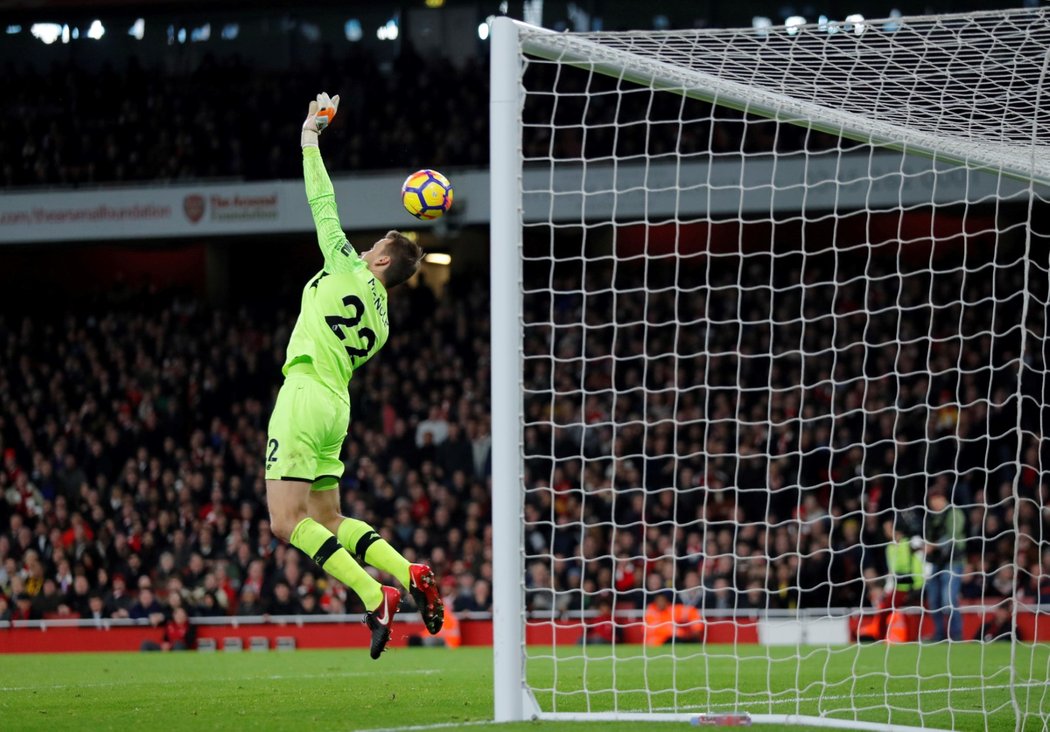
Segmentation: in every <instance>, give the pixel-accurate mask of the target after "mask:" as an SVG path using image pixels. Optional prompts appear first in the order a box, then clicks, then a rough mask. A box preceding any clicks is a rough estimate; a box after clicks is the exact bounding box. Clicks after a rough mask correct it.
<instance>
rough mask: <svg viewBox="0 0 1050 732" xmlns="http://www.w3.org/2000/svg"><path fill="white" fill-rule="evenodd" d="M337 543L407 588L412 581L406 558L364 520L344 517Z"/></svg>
mask: <svg viewBox="0 0 1050 732" xmlns="http://www.w3.org/2000/svg"><path fill="white" fill-rule="evenodd" d="M339 543H340V544H342V545H343V546H345V547H346V550H347V551H348V552H353V553H354V554H356V555H357V558H358V559H360V560H361V561H362V562H365V563H367V564H371V565H372V566H373V567H375V568H376V569H381V570H383V571H384V572H389V573H390V574H392V575H394V578H395V579H397V581H398V582H400V583H401V584H402V585H403V586H404V587H406V588H407V587H408V584H409V582H411V581H412V580H411V578H410V577H409V575H408V566H409V565H408V560H407V559H405V558H404V557H403V556H401V555H400V554H399V553H398V552H397V550H396V549H394V547H392V546H390V544H389V543H388V542H387V540H386V539H384V538H382V537H381V536H379V534H378V533H376V530H375V529H373V528H372V527H371V526H369V525H368V524H366V523H365V522H364V521H358V520H357V519H353V518H344V519H343V523H341V524H339Z"/></svg>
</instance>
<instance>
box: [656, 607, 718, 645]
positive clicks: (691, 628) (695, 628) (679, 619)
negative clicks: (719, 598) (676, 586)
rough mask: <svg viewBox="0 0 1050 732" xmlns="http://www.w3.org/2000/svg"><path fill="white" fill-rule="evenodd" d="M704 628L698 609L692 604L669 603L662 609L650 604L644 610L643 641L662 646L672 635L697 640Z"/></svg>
mask: <svg viewBox="0 0 1050 732" xmlns="http://www.w3.org/2000/svg"><path fill="white" fill-rule="evenodd" d="M703 630H704V623H703V621H702V620H701V619H700V611H699V610H697V609H696V608H695V607H693V606H692V605H677V604H676V605H669V606H668V607H666V608H665V609H663V610H660V609H659V608H657V607H656V605H655V604H652V605H650V606H649V607H648V608H646V610H645V643H646V645H650V646H662V645H663V644H664V643H666V642H667V641H669V640H670V639H671V637H672V636H674V637H677V638H678V639H680V640H698V639H699V636H700V633H702V632H703Z"/></svg>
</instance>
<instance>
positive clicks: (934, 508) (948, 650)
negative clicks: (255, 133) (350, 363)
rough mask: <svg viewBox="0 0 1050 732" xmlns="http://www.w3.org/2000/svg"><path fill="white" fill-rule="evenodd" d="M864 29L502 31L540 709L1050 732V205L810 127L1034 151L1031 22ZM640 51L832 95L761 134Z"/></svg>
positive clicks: (1038, 193)
mask: <svg viewBox="0 0 1050 732" xmlns="http://www.w3.org/2000/svg"><path fill="white" fill-rule="evenodd" d="M889 23H890V22H889V21H887V22H877V23H875V22H867V23H866V24H865V26H864V28H863V32H859V31H857V30H856V28H852V27H851V28H840V29H839V32H838V33H828V32H827V29H826V28H825V29H824V30H823V31H821V30H819V29H817V28H815V27H813V28H803V29H796V30H795V31H794V33H791V34H789V32H788V31H787V30H786V29H776V28H773V29H767V30H766V31H764V32H761V33H759V32H755V31H750V30H749V31H736V32H729V31H724V32H682V33H678V32H675V33H649V34H641V33H627V34H583V35H581V36H576V34H559V35H557V36H553V35H552V36H547V35H544V34H535V35H534V37H533V38H532V44H531V45H530V44H529V42H528V40H527V41H526V47H527V48H529V49H530V50H535V47H536V44H540V43H542V44H547V45H548V47H547V48H546V50H545V51H544V52H543V55H544V56H547V58H541V57H539V56H537V55H529V56H526V59H525V62H524V73H523V77H522V84H523V87H524V105H523V111H522V118H521V123H522V134H523V137H522V152H523V157H524V165H525V167H524V171H525V172H524V176H523V179H522V198H523V206H524V211H525V231H524V242H523V262H522V293H521V294H522V329H523V334H524V342H523V373H522V375H521V379H522V387H523V394H524V395H523V414H522V420H523V422H522V433H521V445H520V449H521V455H522V459H523V487H524V501H523V521H524V555H525V556H524V563H525V572H526V573H525V578H524V587H523V590H524V595H525V598H526V608H525V609H526V616H525V624H526V639H527V646H526V649H525V659H526V663H525V672H526V682H527V686H528V687H529V689H530V690H531V691H532V692H533V694H534V695H535V697H536V699H537V702H538V703H539V706H540V707H541V709H542V710H543V711H544V712H597V711H618V712H651V713H661V712H678V713H680V712H692V711H696V712H699V711H705V712H739V711H744V712H749V713H752V714H770V715H783V714H788V715H790V714H801V715H820V716H828V717H832V718H837V719H841V720H863V721H876V722H891V723H895V724H915V725H918V724H925V725H932V726H940V727H945V728H959V727H965V728H968V729H969V728H973V729H988V730H991V729H1002V728H1004V727H1003V725H1008V726H1013V724H1014V722H1017V721H1019V722H1021V723H1022V725H1029V726H1030V727H1025V728H1026V729H1027V728H1033V729H1045V728H1046V724H1047V722H1046V721H1045V720H1047V719H1048V715H1050V694H1048V692H1047V679H1048V671H1050V652H1048V651H1047V648H1046V647H1045V646H1043V645H1040V644H1037V643H1032V641H1034V640H1036V639H1037V638H1038V637H1045V636H1046V635H1047V634H1048V631H1050V627H1047V626H1046V623H1045V622H1044V623H1043V625H1042V626H1040V623H1039V615H1038V612H1037V610H1038V605H1039V603H1040V601H1045V602H1050V550H1048V549H1047V545H1046V544H1045V541H1046V537H1047V534H1046V533H1045V531H1046V529H1047V528H1050V526H1048V520H1050V503H1048V499H1050V496H1048V490H1050V489H1048V487H1047V485H1046V477H1045V475H1044V472H1043V470H1044V468H1043V466H1044V452H1045V450H1046V447H1045V446H1044V441H1043V433H1044V426H1043V425H1044V420H1045V419H1046V418H1047V414H1046V406H1045V405H1046V403H1047V400H1046V369H1045V349H1046V312H1047V306H1048V282H1050V264H1048V239H1047V233H1048V229H1050V227H1048V226H1047V206H1046V203H1047V191H1046V189H1044V188H1042V187H1041V186H1040V185H1039V184H1036V183H1032V182H1031V181H1028V182H1024V181H1018V180H1015V177H1016V176H1015V175H1014V173H1015V172H1016V166H1015V168H1014V169H1013V170H1012V171H1011V176H1010V177H1007V176H1004V175H1001V174H993V173H989V172H987V170H984V171H977V170H975V169H974V166H969V165H967V164H966V162H965V160H960V159H956V158H953V159H952V160H951V161H945V160H937V159H934V160H930V159H929V158H928V157H919V156H915V155H911V154H909V152H908V150H909V148H908V146H907V145H903V146H902V145H900V144H899V141H896V140H886V141H885V142H873V141H870V140H869V142H867V143H862V142H856V141H853V140H852V139H851V138H854V137H857V136H858V135H857V129H856V128H854V127H848V128H847V127H841V126H840V127H838V128H835V127H834V125H841V119H840V118H838V117H836V116H835V112H838V111H842V110H845V111H848V112H849V113H850V114H854V115H861V116H864V117H868V118H872V119H874V120H877V121H886V120H889V121H891V122H892V123H893V124H895V125H905V126H912V127H914V128H916V129H919V130H921V131H922V132H923V133H928V134H930V135H934V136H937V135H942V136H945V137H946V138H947V137H951V138H957V139H964V140H966V141H967V144H969V145H972V146H977V147H981V146H984V147H985V148H987V147H988V146H991V145H993V144H994V145H1007V146H1009V147H1010V148H1011V150H1012V152H1011V154H1012V155H1014V156H1015V157H1016V158H1017V159H1018V160H1021V159H1028V160H1029V161H1032V160H1035V159H1037V158H1038V157H1040V156H1042V155H1044V154H1045V149H1046V148H1045V145H1046V143H1047V141H1048V140H1050V135H1047V134H1046V132H1047V130H1046V126H1047V114H1046V109H1045V106H1046V105H1045V103H1040V99H1039V94H1040V91H1041V84H1042V82H1041V81H1040V80H1041V79H1042V76H1041V74H1042V73H1043V71H1042V70H1043V69H1044V68H1045V65H1046V62H1047V61H1046V59H1047V48H1048V40H1050V27H1048V25H1047V22H1046V15H1045V14H1044V13H1042V12H1026V13H1015V14H1010V13H1007V14H1001V15H998V16H989V15H977V16H969V17H966V18H932V19H919V20H917V21H914V22H913V21H910V20H908V19H898V20H895V21H892V23H893V24H892V25H890V24H889ZM526 35H528V34H526ZM577 41H579V43H578V45H577V46H576V47H575V50H570V49H572V48H573V43H575V42H577ZM596 46H598V47H601V48H613V49H616V50H617V51H622V52H624V53H625V54H627V56H625V57H623V58H620V59H619V60H618V63H619V62H623V61H625V59H626V61H628V62H627V63H623V64H622V66H621V68H620V72H619V73H618V74H614V75H610V66H609V58H608V57H604V56H600V54H598V53H597V52H595V51H594V48H595V47H596ZM587 56H590V57H592V59H593V60H592V61H591V62H589V63H588V62H585V61H581V60H580V59H581V58H584V57H587ZM629 57H637V58H636V60H635V61H631V60H630V58H629ZM654 61H658V62H659V63H660V64H669V65H673V66H675V67H678V68H680V69H683V70H684V71H694V70H697V69H699V70H702V71H703V72H704V73H705V74H710V75H713V76H717V77H720V78H724V79H728V80H731V81H733V82H736V83H739V84H741V85H746V86H748V87H754V89H755V94H756V98H757V97H762V96H763V95H766V94H767V93H773V94H776V95H790V96H794V97H798V98H801V99H805V100H806V102H807V104H811V105H813V106H814V107H815V108H820V107H827V108H828V110H829V111H828V112H827V114H823V115H822V116H811V117H810V118H807V119H806V120H790V121H789V120H785V119H770V118H768V117H766V116H757V115H755V114H752V113H750V111H749V108H748V105H747V104H746V99H745V100H744V101H743V103H742V102H741V98H740V97H739V95H738V94H737V92H736V91H734V96H733V100H732V104H731V105H730V106H723V105H721V104H719V103H718V102H719V98H718V95H717V93H712V92H711V89H710V88H709V87H705V88H703V89H700V90H699V92H702V93H698V90H697V88H694V87H692V86H682V87H680V88H675V87H674V85H673V84H669V83H668V81H667V80H668V75H667V74H666V73H665V71H666V69H662V68H661V69H658V71H659V73H660V76H659V78H657V76H656V75H655V73H656V72H654V71H653V69H654V68H655V67H654V66H653V62H654ZM646 74H653V76H652V78H651V79H650V83H648V84H641V83H638V81H639V77H644V76H645V75H646ZM683 78H684V77H683ZM762 109H763V112H764V113H765V112H767V111H768V107H767V106H764V105H763V106H762ZM818 111H819V109H818ZM794 121H800V122H803V123H804V124H793V123H792V122H794ZM835 132H837V133H838V134H834V133H835ZM865 134H866V133H865ZM902 147H903V149H901V148H902ZM963 157H965V156H963ZM980 167H981V168H987V167H988V165H987V162H986V161H983V162H982V164H981V166H980ZM1035 170H1036V167H1035V166H1033V167H1031V168H1030V172H1034V171H1035ZM1040 627H1042V628H1043V630H1040ZM974 639H982V640H974ZM992 639H999V640H1001V641H1005V642H991V641H992ZM961 641H965V642H961ZM986 641H987V642H986ZM1032 725H1034V726H1032ZM1040 725H1041V726H1040Z"/></svg>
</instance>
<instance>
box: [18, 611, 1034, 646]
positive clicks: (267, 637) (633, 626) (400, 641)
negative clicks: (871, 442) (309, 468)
mask: <svg viewBox="0 0 1050 732" xmlns="http://www.w3.org/2000/svg"><path fill="white" fill-rule="evenodd" d="M904 612H905V613H906V615H907V616H908V621H909V623H910V624H911V626H912V635H913V637H914V638H920V637H925V636H927V635H928V634H929V633H931V632H932V629H933V624H932V617H931V616H930V614H929V613H924V612H923V611H922V609H921V608H908V609H906V610H905V611H904ZM989 612H991V609H990V608H986V607H983V606H970V607H966V608H964V612H963V637H964V639H972V638H973V637H974V636H975V635H976V634H977V632H978V630H979V629H980V627H981V624H982V623H983V622H984V620H985V617H986V614H987V613H989ZM457 617H458V618H459V619H460V623H459V627H460V635H461V639H462V645H465V646H488V645H492V615H491V613H461V614H458V615H457ZM591 617H592V614H590V613H567V614H564V615H560V616H558V617H553V616H551V615H549V614H548V615H546V616H544V615H543V614H533V615H532V616H530V618H529V623H528V625H527V626H526V634H525V637H526V642H527V643H529V644H531V645H571V644H576V643H579V642H580V640H581V637H582V636H583V633H584V631H585V629H586V627H587V624H588V623H589V621H590V619H591ZM864 618H865V614H864V613H862V612H861V611H857V610H847V609H841V610H837V611H834V610H833V611H832V612H831V613H828V612H827V611H820V612H819V613H805V612H802V613H794V612H788V611H779V612H778V611H770V612H766V613H754V614H751V615H742V614H741V613H734V612H733V611H708V612H706V613H705V614H704V639H705V641H706V642H708V643H742V644H753V643H763V644H767V645H768V644H776V643H778V642H785V639H787V641H790V643H791V644H794V643H796V642H798V643H802V644H815V645H820V644H827V645H838V644H841V643H846V642H852V641H854V640H855V639H856V635H857V628H858V626H859V625H860V624H861V623H862V622H863V620H864ZM363 619H364V618H363V616H362V615H338V616H334V615H305V616H301V615H293V616H251V617H218V618H194V619H193V623H194V625H195V626H196V628H197V639H198V642H202V643H201V644H202V645H203V646H205V647H209V648H216V649H219V650H222V649H226V648H227V647H229V648H230V649H231V650H232V649H234V648H240V649H253V648H254V649H256V650H262V649H264V648H265V649H270V648H274V649H279V648H364V647H367V646H368V644H369V637H370V636H369V631H368V629H367V628H366V627H365V625H364V623H363ZM617 622H618V624H619V625H620V627H621V629H622V631H621V638H622V640H623V642H625V643H642V642H643V641H644V634H645V623H644V620H643V619H642V615H641V611H625V612H623V613H621V614H618V616H617ZM1017 629H1018V632H1019V633H1020V638H1021V640H1023V641H1050V612H1040V611H1039V608H1032V609H1026V610H1024V611H1019V612H1018V614H1017ZM162 632H163V631H162V629H161V628H159V627H154V626H151V625H149V623H148V622H147V621H145V620H140V621H134V620H127V619H112V620H100V621H93V620H81V619H52V620H16V621H13V622H9V621H8V622H0V653H55V652H67V651H137V650H139V648H140V647H141V646H142V642H143V641H146V640H150V641H155V642H159V641H160V639H161V634H162ZM426 635H427V634H426V630H425V628H424V627H423V624H422V623H421V622H419V616H418V615H415V614H407V613H404V614H401V615H399V616H398V617H397V619H396V624H395V626H394V634H393V636H392V638H391V641H390V645H391V646H393V647H397V646H406V645H409V644H410V642H411V640H412V638H413V637H414V636H415V637H419V638H422V637H425V636H426Z"/></svg>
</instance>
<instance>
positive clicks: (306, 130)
mask: <svg viewBox="0 0 1050 732" xmlns="http://www.w3.org/2000/svg"><path fill="white" fill-rule="evenodd" d="M338 111H339V95H338V94H336V95H335V96H334V97H329V96H328V94H327V93H326V92H321V93H320V94H318V95H317V99H316V100H315V101H313V102H310V109H309V111H308V112H307V114H306V120H305V121H304V122H303V134H302V138H301V139H300V144H301V145H302V146H303V147H307V146H312V147H317V136H318V135H320V134H321V133H322V132H324V130H325V128H326V127H328V125H329V124H331V122H332V120H333V119H334V118H335V113H336V112H338Z"/></svg>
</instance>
